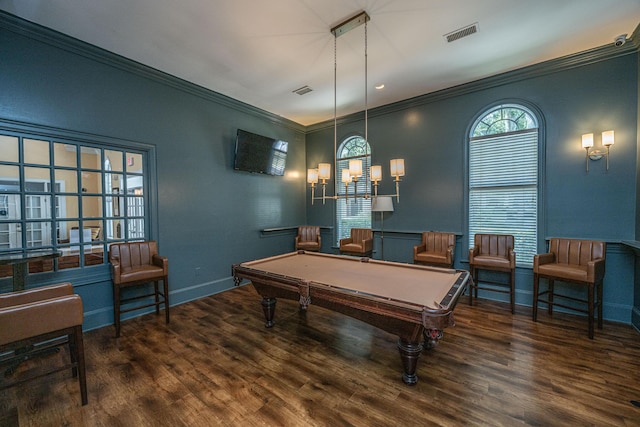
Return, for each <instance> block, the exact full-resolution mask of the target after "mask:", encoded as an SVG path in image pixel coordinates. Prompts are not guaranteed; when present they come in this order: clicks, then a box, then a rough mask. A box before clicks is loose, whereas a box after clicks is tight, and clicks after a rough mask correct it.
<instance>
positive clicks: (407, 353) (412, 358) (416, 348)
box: [398, 338, 422, 385]
mask: <svg viewBox="0 0 640 427" xmlns="http://www.w3.org/2000/svg"><path fill="white" fill-rule="evenodd" d="M398 350H400V358H401V359H402V369H403V372H402V381H404V383H405V384H408V385H414V384H415V383H417V382H418V376H417V375H416V367H417V366H418V359H419V358H420V353H422V344H421V343H420V342H410V341H407V340H404V339H402V338H400V339H399V340H398Z"/></svg>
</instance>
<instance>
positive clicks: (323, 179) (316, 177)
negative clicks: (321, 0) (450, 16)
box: [307, 12, 405, 205]
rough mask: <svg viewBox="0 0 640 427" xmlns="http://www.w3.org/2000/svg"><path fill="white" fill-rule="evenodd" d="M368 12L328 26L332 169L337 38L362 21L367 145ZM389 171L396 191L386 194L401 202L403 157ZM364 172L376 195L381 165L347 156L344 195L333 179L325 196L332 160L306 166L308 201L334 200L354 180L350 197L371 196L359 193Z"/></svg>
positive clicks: (343, 174)
mask: <svg viewBox="0 0 640 427" xmlns="http://www.w3.org/2000/svg"><path fill="white" fill-rule="evenodd" d="M369 19H370V18H369V15H368V14H367V12H362V13H359V14H358V15H356V16H354V17H352V18H349V19H347V20H346V21H344V22H343V23H341V24H339V25H337V26H336V27H334V28H332V29H331V34H333V37H334V44H333V53H334V64H333V65H334V68H333V156H334V158H333V165H334V169H335V170H336V172H337V170H338V168H337V161H336V154H337V142H338V137H337V135H338V121H337V69H338V60H337V58H338V56H337V39H338V37H339V36H341V35H343V34H346V33H348V32H349V31H351V30H352V29H354V28H357V27H359V26H360V25H362V24H364V85H365V91H364V99H365V103H364V139H365V143H366V144H365V147H368V142H369V138H368V131H369V123H368V105H367V104H368V96H367V94H368V87H367V86H368V82H367V77H368V76H367V71H368V70H367V22H368V21H369ZM366 151H367V152H366V153H365V157H368V156H369V155H370V154H369V153H368V148H367V149H366ZM390 172H391V176H392V177H394V181H395V184H396V192H395V194H390V195H387V196H390V197H391V196H395V197H396V200H397V201H398V202H400V181H401V179H400V177H403V176H404V174H405V169H404V159H393V160H391V161H390ZM363 173H364V179H365V180H367V179H370V180H371V183H372V184H373V189H374V193H373V196H374V197H378V184H379V182H380V181H381V180H382V166H380V165H374V166H371V168H370V170H366V168H365V170H363V168H362V160H358V159H352V160H349V168H348V169H343V170H342V177H341V182H342V183H343V184H344V186H345V193H344V195H339V194H338V191H337V190H338V188H337V187H338V185H339V183H338V182H337V180H336V188H335V192H334V195H333V196H327V192H326V186H327V181H328V180H330V179H331V164H330V163H319V164H318V168H317V169H308V170H307V183H309V185H310V187H311V204H312V205H313V202H314V200H322V204H324V203H325V201H326V200H327V199H333V200H337V199H340V198H347V199H348V198H349V184H350V183H352V182H353V183H354V184H355V185H354V186H353V187H354V191H353V198H354V200H355V199H357V198H358V197H363V198H365V199H368V198H370V197H371V196H370V195H369V187H368V186H366V187H365V188H366V190H365V193H364V194H362V195H358V186H357V184H358V179H359V178H360V177H362V175H363ZM319 183H320V184H321V185H322V197H316V196H315V189H316V185H317V184H319Z"/></svg>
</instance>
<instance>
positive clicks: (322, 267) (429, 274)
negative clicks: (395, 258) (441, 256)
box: [232, 251, 470, 385]
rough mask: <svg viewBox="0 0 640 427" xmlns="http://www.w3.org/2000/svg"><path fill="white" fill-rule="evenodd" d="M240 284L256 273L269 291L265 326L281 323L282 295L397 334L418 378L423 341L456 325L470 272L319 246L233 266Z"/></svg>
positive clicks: (407, 372) (411, 374)
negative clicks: (276, 319)
mask: <svg viewBox="0 0 640 427" xmlns="http://www.w3.org/2000/svg"><path fill="white" fill-rule="evenodd" d="M232 273H233V276H234V280H235V285H236V286H238V285H240V283H241V282H242V280H243V279H247V280H250V281H251V283H252V285H253V287H254V288H255V290H256V292H257V293H258V294H259V295H260V296H262V308H263V311H264V315H265V318H266V327H267V328H270V327H272V326H273V325H274V322H273V317H274V313H275V306H276V298H286V299H292V300H294V301H299V303H300V308H301V309H302V310H306V309H307V307H308V306H310V305H316V306H320V307H324V308H328V309H330V310H334V311H337V312H339V313H343V314H346V315H348V316H351V317H353V318H356V319H359V320H362V321H364V322H366V323H369V324H371V325H373V326H376V327H378V328H380V329H382V330H384V331H387V332H390V333H392V334H394V335H397V336H398V338H399V339H398V349H399V351H400V357H401V359H402V365H403V374H402V380H403V381H404V382H405V383H406V384H410V385H412V384H415V383H416V382H417V381H418V377H417V376H416V367H417V362H418V358H419V357H420V354H421V352H422V349H423V348H424V347H426V348H427V349H431V348H433V347H434V346H435V345H436V344H437V343H438V341H439V340H440V339H441V338H442V332H443V329H444V328H446V327H447V326H453V324H454V322H453V309H454V307H455V305H456V303H457V301H458V298H459V297H460V295H462V293H463V292H464V289H465V287H466V285H467V282H468V281H469V280H470V279H469V273H468V272H467V271H464V270H449V269H443V268H436V267H427V266H420V265H413V264H404V263H397V262H388V261H377V260H372V259H369V258H356V257H348V256H338V255H330V254H324V253H318V252H305V251H298V252H291V253H287V254H284V255H278V256H273V257H269V258H264V259H259V260H255V261H249V262H243V263H241V264H234V265H233V266H232Z"/></svg>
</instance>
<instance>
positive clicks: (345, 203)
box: [335, 156, 371, 244]
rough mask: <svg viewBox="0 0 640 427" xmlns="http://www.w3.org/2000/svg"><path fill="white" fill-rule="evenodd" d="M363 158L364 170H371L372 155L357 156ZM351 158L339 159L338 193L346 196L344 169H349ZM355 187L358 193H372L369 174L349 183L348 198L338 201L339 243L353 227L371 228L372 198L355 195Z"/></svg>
mask: <svg viewBox="0 0 640 427" xmlns="http://www.w3.org/2000/svg"><path fill="white" fill-rule="evenodd" d="M355 158H357V159H359V160H362V170H363V171H365V170H366V171H368V170H369V166H370V165H369V163H370V157H369V156H362V157H355ZM349 160H350V159H343V160H338V161H337V165H336V166H337V171H336V175H335V176H336V182H337V186H338V192H337V194H338V195H340V196H344V195H345V194H346V192H345V191H346V188H345V185H344V184H343V183H342V181H341V178H342V170H343V169H349ZM354 187H356V188H357V193H358V195H361V196H362V195H364V194H365V193H366V192H368V193H369V194H371V180H370V178H369V177H368V176H367V177H366V179H365V176H364V173H363V176H361V177H360V178H358V182H357V183H354V182H351V183H349V190H348V191H349V194H348V196H349V197H348V198H347V199H344V198H340V199H338V200H337V201H336V202H337V203H336V220H337V231H338V232H337V236H336V238H337V239H338V241H337V242H336V244H337V243H339V242H340V239H344V238H346V237H349V236H350V235H351V229H352V228H371V199H370V198H369V199H363V198H361V197H359V198H355V197H354Z"/></svg>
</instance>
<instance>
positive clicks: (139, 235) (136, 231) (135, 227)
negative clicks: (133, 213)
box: [127, 218, 144, 239]
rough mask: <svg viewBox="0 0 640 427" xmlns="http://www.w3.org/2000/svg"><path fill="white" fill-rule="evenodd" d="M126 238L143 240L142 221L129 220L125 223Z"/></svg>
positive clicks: (140, 219)
mask: <svg viewBox="0 0 640 427" xmlns="http://www.w3.org/2000/svg"><path fill="white" fill-rule="evenodd" d="M127 224H128V227H127V238H129V239H143V238H144V219H142V218H139V219H130V220H128V221H127Z"/></svg>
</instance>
